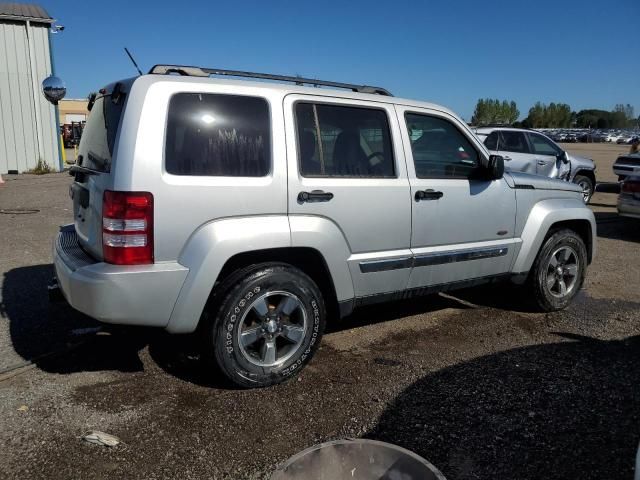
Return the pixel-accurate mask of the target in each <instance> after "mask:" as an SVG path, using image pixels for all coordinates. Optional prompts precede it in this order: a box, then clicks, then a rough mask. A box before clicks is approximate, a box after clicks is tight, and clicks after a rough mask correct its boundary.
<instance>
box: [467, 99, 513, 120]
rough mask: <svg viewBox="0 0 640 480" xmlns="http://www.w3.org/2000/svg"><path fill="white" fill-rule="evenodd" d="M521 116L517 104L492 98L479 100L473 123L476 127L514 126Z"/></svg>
mask: <svg viewBox="0 0 640 480" xmlns="http://www.w3.org/2000/svg"><path fill="white" fill-rule="evenodd" d="M519 116H520V110H518V107H517V106H516V102H514V101H511V102H508V101H507V100H503V101H502V102H500V100H498V99H495V100H492V99H490V98H481V99H480V100H478V103H477V105H476V109H475V111H474V112H473V118H472V119H471V122H472V123H473V124H474V125H490V124H491V125H495V124H503V125H513V124H514V122H515V121H516V120H518V117H519Z"/></svg>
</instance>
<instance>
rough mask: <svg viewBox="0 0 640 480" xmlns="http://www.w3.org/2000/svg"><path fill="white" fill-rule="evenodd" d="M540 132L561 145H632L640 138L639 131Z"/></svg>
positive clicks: (582, 130)
mask: <svg viewBox="0 0 640 480" xmlns="http://www.w3.org/2000/svg"><path fill="white" fill-rule="evenodd" d="M538 131H539V132H540V133H543V134H545V135H547V136H548V137H549V138H551V139H552V140H554V141H556V142H561V143H576V142H586V143H618V144H630V143H631V142H632V141H633V139H634V138H638V137H639V136H640V131H638V130H597V129H596V130H587V129H539V130H538Z"/></svg>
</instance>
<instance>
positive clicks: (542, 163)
mask: <svg viewBox="0 0 640 480" xmlns="http://www.w3.org/2000/svg"><path fill="white" fill-rule="evenodd" d="M546 164H547V161H546V160H538V165H546Z"/></svg>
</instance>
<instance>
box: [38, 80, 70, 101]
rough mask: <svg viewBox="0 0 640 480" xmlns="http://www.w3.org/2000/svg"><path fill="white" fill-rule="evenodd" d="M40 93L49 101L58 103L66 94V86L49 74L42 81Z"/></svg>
mask: <svg viewBox="0 0 640 480" xmlns="http://www.w3.org/2000/svg"><path fill="white" fill-rule="evenodd" d="M42 93H43V94H44V96H45V98H46V99H47V100H49V102H51V103H52V104H54V105H58V101H59V100H62V99H63V98H64V96H65V95H66V94H67V87H66V86H65V85H64V82H63V81H62V80H61V79H60V78H58V77H54V76H53V75H51V76H49V77H47V78H45V79H44V80H43V81H42Z"/></svg>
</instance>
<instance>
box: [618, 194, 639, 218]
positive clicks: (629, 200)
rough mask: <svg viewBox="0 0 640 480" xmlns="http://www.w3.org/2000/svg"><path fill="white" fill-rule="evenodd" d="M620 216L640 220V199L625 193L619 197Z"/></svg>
mask: <svg viewBox="0 0 640 480" xmlns="http://www.w3.org/2000/svg"><path fill="white" fill-rule="evenodd" d="M618 215H621V216H623V217H631V218H640V199H635V198H634V197H633V195H629V194H624V193H621V194H620V195H618Z"/></svg>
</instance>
